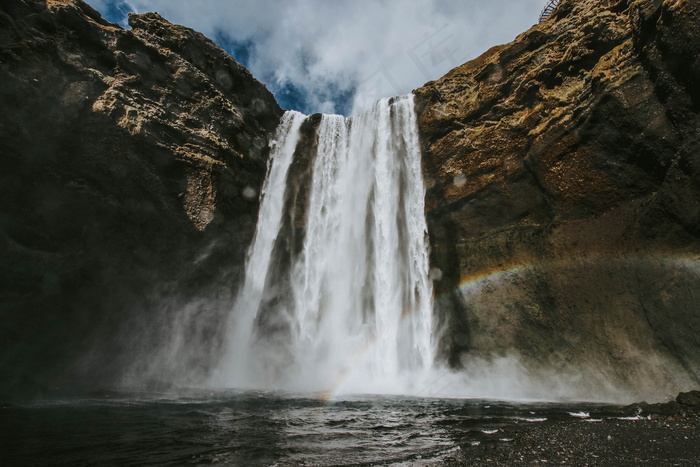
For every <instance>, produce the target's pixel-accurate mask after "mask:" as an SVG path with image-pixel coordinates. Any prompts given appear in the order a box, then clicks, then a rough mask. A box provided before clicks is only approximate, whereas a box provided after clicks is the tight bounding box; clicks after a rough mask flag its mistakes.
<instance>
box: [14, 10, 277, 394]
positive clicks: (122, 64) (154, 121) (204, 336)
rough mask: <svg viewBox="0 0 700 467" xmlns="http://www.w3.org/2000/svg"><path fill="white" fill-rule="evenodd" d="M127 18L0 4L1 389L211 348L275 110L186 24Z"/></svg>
mask: <svg viewBox="0 0 700 467" xmlns="http://www.w3.org/2000/svg"><path fill="white" fill-rule="evenodd" d="M129 23H130V25H131V27H132V29H131V30H124V29H123V28H121V27H119V26H117V25H115V24H110V23H108V22H106V21H104V20H103V19H102V18H101V17H100V16H99V14H98V13H97V12H96V11H94V10H93V9H92V8H91V7H90V6H89V5H87V4H86V3H84V2H82V1H81V0H65V1H62V0H32V1H30V0H7V1H3V2H2V4H0V109H2V112H1V113H0V258H2V260H0V307H1V308H0V316H1V320H0V381H1V383H0V386H2V388H3V389H8V390H17V389H20V390H21V391H22V392H24V393H25V394H28V395H29V394H30V393H31V392H33V391H44V390H46V389H47V388H54V387H61V386H64V385H71V386H75V385H76V384H80V383H81V382H84V383H90V384H92V385H94V384H113V383H114V382H117V381H118V382H127V383H128V375H130V374H137V375H139V380H141V381H143V380H151V381H159V380H172V379H173V378H174V377H176V376H178V375H176V374H175V373H177V372H180V371H183V370H184V372H185V373H192V372H194V373H196V372H197V371H201V372H204V371H206V366H207V362H209V361H210V360H211V356H212V354H213V353H215V352H216V351H217V343H218V342H219V341H218V338H219V332H220V330H221V329H222V328H223V327H222V326H221V322H222V320H223V317H224V316H225V311H226V310H225V309H224V308H225V306H227V305H226V303H227V301H228V299H229V298H230V297H227V294H229V293H230V291H231V284H233V283H235V281H236V278H237V277H238V275H239V274H240V273H241V270H242V265H243V263H244V257H245V251H246V248H247V246H248V244H249V243H250V241H251V239H252V235H253V232H254V228H255V222H256V218H257V210H258V194H259V191H260V188H261V185H262V182H263V178H264V176H265V171H266V164H267V154H268V142H269V139H270V137H271V134H272V132H274V129H275V128H276V125H277V122H278V120H279V117H280V116H281V113H282V110H281V109H280V107H279V106H278V105H277V103H276V101H275V100H274V98H273V96H272V95H271V93H270V92H268V91H267V89H266V88H265V87H264V86H263V85H262V84H261V83H259V82H258V81H256V80H255V79H254V78H253V77H252V76H251V75H250V73H249V72H248V71H247V70H245V69H244V68H243V67H242V66H241V65H240V64H238V63H237V62H235V61H234V60H233V59H231V58H230V57H229V56H228V55H226V54H225V53H224V52H223V51H222V50H221V49H219V48H218V47H217V46H216V45H214V44H213V43H212V42H211V41H209V40H208V39H206V38H205V37H203V36H202V35H201V34H199V33H197V32H195V31H192V30H190V29H187V28H184V27H180V26H175V25H172V24H170V23H168V22H167V21H166V20H164V19H163V18H161V17H160V16H158V15H157V14H154V13H147V14H143V15H132V16H131V17H130V19H129ZM201 297H207V306H206V307H205V306H202V303H201V302H200V301H199V299H200V298H201ZM217 304H219V305H220V306H217ZM182 336H187V337H186V342H183V341H182ZM185 344H186V345H185ZM155 368H157V369H158V371H157V372H155V370H154V369H155ZM117 370H119V371H117ZM124 378H127V379H124Z"/></svg>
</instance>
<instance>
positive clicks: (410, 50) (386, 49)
mask: <svg viewBox="0 0 700 467" xmlns="http://www.w3.org/2000/svg"><path fill="white" fill-rule="evenodd" d="M88 2H89V3H90V4H92V5H93V6H94V7H95V8H97V9H98V10H100V11H101V12H102V13H103V14H105V15H106V16H108V18H109V19H111V20H113V21H114V20H118V19H119V17H120V16H121V18H122V20H121V22H122V23H123V16H124V12H125V11H133V12H139V13H142V12H146V11H157V12H158V13H160V14H161V15H162V16H164V17H165V18H167V19H168V20H169V21H171V22H173V23H177V24H183V25H185V26H188V27H191V28H193V29H196V30H198V31H200V32H202V33H203V34H205V35H206V36H208V37H211V38H213V39H215V40H217V42H218V43H219V44H220V45H221V46H222V47H223V48H225V49H227V51H228V52H233V54H234V58H238V59H239V61H243V62H244V64H245V65H246V66H247V67H248V68H249V69H250V70H251V72H252V73H253V74H254V75H255V76H256V77H257V78H258V79H259V80H260V81H262V82H264V83H266V84H267V85H268V87H269V88H270V89H271V90H272V91H273V93H275V95H276V96H277V98H278V100H279V101H280V102H281V104H282V105H283V106H284V105H285V104H287V103H291V104H292V105H295V106H296V107H297V109H298V110H301V111H303V112H306V113H310V112H327V113H333V112H340V113H350V112H352V113H356V112H359V111H361V110H362V109H364V108H366V107H368V106H369V105H370V104H371V103H372V102H374V101H375V100H376V99H378V98H380V97H389V96H395V95H401V94H407V93H409V92H410V91H411V90H412V89H414V88H416V87H419V86H421V85H422V84H424V83H425V82H427V81H430V80H433V79H437V78H439V77H440V76H442V75H443V74H445V73H446V72H447V71H449V70H450V69H452V68H454V67H455V66H458V65H460V64H462V63H464V62H465V61H468V60H470V59H473V58H476V57H477V56H478V55H480V54H481V53H483V52H485V51H486V50H487V49H488V48H489V47H491V46H493V45H496V44H500V43H505V42H508V41H510V40H512V39H513V38H515V36H516V35H517V34H519V33H521V32H523V31H525V30H526V29H528V28H529V27H530V26H531V25H532V24H534V23H535V22H536V21H537V17H538V15H539V12H540V10H541V8H542V7H543V6H544V4H545V3H546V2H545V0H490V1H489V2H483V1H481V0H463V1H461V2H455V1H453V0H355V1H352V2H347V1H346V2H341V1H328V0H236V1H222V0H198V1H197V2H193V1H191V0H111V1H110V0H88ZM108 13H109V15H111V16H109V15H108ZM217 38H218V39H217ZM226 43H228V44H229V45H231V44H237V45H239V47H238V50H237V51H236V50H231V48H230V47H227V46H226ZM240 44H245V45H246V46H245V47H240ZM241 54H242V55H245V57H244V60H241V59H240V58H239V57H236V55H241Z"/></svg>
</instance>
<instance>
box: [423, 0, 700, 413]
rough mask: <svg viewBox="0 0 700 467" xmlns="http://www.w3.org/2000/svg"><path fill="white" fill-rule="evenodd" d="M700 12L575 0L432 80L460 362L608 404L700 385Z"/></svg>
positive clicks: (449, 310)
mask: <svg viewBox="0 0 700 467" xmlns="http://www.w3.org/2000/svg"><path fill="white" fill-rule="evenodd" d="M699 15H700V2H698V1H695V0H663V1H662V0H620V1H607V0H580V1H579V0H577V1H574V0H562V2H561V3H560V4H559V7H558V8H557V10H556V11H555V12H554V14H553V15H552V16H551V17H550V18H549V19H547V20H546V21H544V22H542V23H540V24H538V25H535V26H534V27H532V28H531V29H530V30H529V31H527V32H525V33H523V34H521V35H520V36H518V37H517V38H516V39H515V41H514V42H512V43H510V44H507V45H503V46H498V47H494V48H492V49H491V50H489V51H488V52H486V53H485V54H483V55H482V56H481V57H479V58H477V59H476V60H473V61H471V62H468V63H466V64H464V65H462V66H460V67H457V68H455V69H454V70H452V71H451V72H449V73H448V74H447V75H445V76H444V77H442V78H441V79H439V80H437V81H433V82H429V83H427V84H426V85H425V86H423V87H422V88H420V89H417V90H416V91H415V95H416V99H417V102H418V108H419V126H420V131H421V137H422V145H423V158H424V160H423V164H424V172H425V177H426V183H427V184H428V193H427V199H426V204H427V215H428V222H429V230H430V237H431V244H432V265H433V267H434V268H436V269H435V271H436V272H435V275H436V276H437V277H438V278H439V279H440V280H438V281H436V282H435V287H436V310H437V311H436V312H437V313H438V315H439V318H440V319H441V321H442V323H443V326H444V327H445V329H449V332H445V333H444V338H443V340H442V348H441V353H442V355H443V356H445V357H446V358H447V359H449V361H450V363H451V365H453V366H455V367H462V368H466V369H467V370H468V369H469V368H470V367H472V366H473V365H474V362H481V364H482V365H486V366H487V367H488V366H493V365H494V364H495V362H498V361H499V360H503V361H508V360H512V361H515V362H517V364H516V366H517V368H519V369H520V370H521V371H522V372H523V373H524V374H527V375H529V376H531V377H533V378H535V377H536V378H538V379H539V380H541V381H543V382H548V383H545V384H548V385H549V387H551V388H554V389H556V388H557V387H559V386H558V385H560V384H562V383H566V384H565V386H566V387H569V388H571V387H575V388H578V389H577V390H578V391H579V393H580V394H582V395H589V396H590V397H594V398H595V397H606V396H610V395H613V394H620V393H622V394H625V397H630V398H634V397H640V398H643V397H651V398H654V397H657V398H658V399H664V398H667V397H668V396H670V395H672V394H675V393H676V392H678V391H679V390H685V389H688V388H691V387H693V386H696V385H697V384H698V382H699V378H700V338H699V337H698V336H700V302H699V301H698V296H697V293H698V292H697V291H698V290H700V275H699V272H700V229H699V228H698V226H700V184H699V183H698V180H700V131H699V129H700V119H699V114H698V113H699V112H700V58H698V57H700V35H699V34H698V30H699V29H698V24H699V21H698V20H699V19H700V16H699Z"/></svg>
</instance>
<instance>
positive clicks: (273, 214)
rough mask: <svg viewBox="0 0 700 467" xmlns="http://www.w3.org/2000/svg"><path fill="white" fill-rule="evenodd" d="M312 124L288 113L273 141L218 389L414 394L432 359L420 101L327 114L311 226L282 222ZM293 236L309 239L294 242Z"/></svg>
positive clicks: (311, 193) (307, 221)
mask: <svg viewBox="0 0 700 467" xmlns="http://www.w3.org/2000/svg"><path fill="white" fill-rule="evenodd" d="M305 118H306V117H304V116H303V115H301V114H299V113H297V112H287V113H286V114H285V115H284V117H283V118H282V121H281V123H280V126H279V128H278V130H277V135H276V139H275V141H274V142H273V145H272V154H271V165H270V168H269V173H268V179H267V180H266V182H265V186H264V188H263V196H262V203H261V208H260V216H259V220H258V227H257V231H256V236H255V239H254V241H253V245H252V246H251V249H250V251H249V258H248V263H247V268H246V277H245V283H244V285H243V287H242V289H241V291H240V293H239V297H238V300H237V303H236V305H235V307H234V310H233V313H232V317H231V321H230V324H229V326H230V328H229V332H228V335H229V338H230V341H229V343H228V347H227V351H226V357H225V358H224V363H223V365H222V367H221V369H220V375H221V376H222V377H223V378H224V381H223V383H224V384H226V385H227V386H233V387H249V388H250V387H254V388H264V389H283V390H310V391H328V390H343V391H351V392H387V391H390V392H406V391H410V390H411V389H410V387H409V386H410V384H411V383H410V382H411V381H414V380H416V378H415V376H416V374H417V373H419V374H420V373H423V374H425V373H426V372H428V371H429V370H430V368H431V367H432V363H433V343H432V308H431V294H432V287H431V283H430V281H429V279H428V247H427V229H426V223H425V217H424V195H425V192H424V186H423V179H422V175H421V166H420V150H419V145H418V144H419V143H418V135H417V125H416V117H415V112H414V108H413V99H412V97H401V98H396V99H391V100H389V99H383V100H380V101H378V102H377V103H376V104H375V105H374V106H373V107H372V108H371V109H370V110H369V111H367V112H366V113H364V114H362V115H360V116H358V117H352V118H348V119H346V118H344V117H342V116H339V115H323V116H322V118H321V121H320V124H319V126H318V130H317V144H316V146H317V152H316V154H315V157H314V159H313V168H312V175H311V182H310V184H311V186H310V187H308V192H307V193H308V194H307V195H306V196H307V198H306V199H307V202H306V206H305V208H304V209H305V212H304V214H305V215H304V216H302V217H303V219H304V225H303V226H294V225H292V226H291V227H290V226H289V225H287V227H285V225H286V224H285V222H284V219H285V216H288V214H289V213H287V212H285V210H286V209H289V206H290V204H289V197H290V196H291V194H290V193H291V191H292V190H290V188H289V186H290V185H291V182H292V181H291V180H288V178H289V177H288V174H289V168H290V166H291V165H292V164H293V162H294V157H295V151H298V148H297V143H298V141H299V140H300V132H301V128H302V125H303V123H304V120H305ZM287 224H290V223H287ZM291 224H293V223H291ZM298 231H301V232H302V234H301V235H302V238H303V241H302V242H295V241H294V240H290V239H289V238H288V237H290V236H292V235H294V234H295V232H297V233H296V235H298ZM295 244H296V245H295Z"/></svg>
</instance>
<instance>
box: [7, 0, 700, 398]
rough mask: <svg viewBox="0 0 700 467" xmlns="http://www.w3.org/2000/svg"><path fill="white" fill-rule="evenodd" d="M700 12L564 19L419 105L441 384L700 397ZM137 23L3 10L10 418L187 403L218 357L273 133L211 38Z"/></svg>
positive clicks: (635, 8)
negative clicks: (157, 400)
mask: <svg viewBox="0 0 700 467" xmlns="http://www.w3.org/2000/svg"><path fill="white" fill-rule="evenodd" d="M699 4H700V2H699V1H698V0H620V1H608V0H579V1H574V0H562V2H561V4H560V6H559V8H558V9H557V11H556V12H555V13H554V15H552V17H550V18H549V19H548V20H546V21H545V22H543V23H541V24H539V25H535V26H534V27H533V28H531V29H530V30H529V31H527V32H525V33H523V34H521V35H520V36H519V37H518V38H516V40H515V41H513V42H512V43H510V44H506V45H503V46H498V47H494V48H493V49H491V50H489V51H488V52H486V53H485V54H484V55H482V56H481V57H479V58H477V59H476V60H473V61H471V62H468V63H466V64H464V65H462V66H460V67H457V68H455V69H454V70H452V71H451V72H450V73H448V74H447V75H446V76H444V77H442V78H440V79H439V80H437V81H433V82H430V83H427V84H426V85H425V86H423V87H421V88H419V89H417V90H416V91H414V93H415V97H416V105H417V109H418V114H419V115H418V116H419V130H420V134H421V143H422V150H423V169H424V177H425V180H426V183H427V197H426V213H427V218H428V225H429V233H430V241H431V264H432V273H431V276H432V279H433V281H434V282H433V284H434V287H435V301H434V303H435V313H436V319H437V321H438V324H439V331H440V349H439V353H440V356H441V359H442V360H444V361H445V362H446V364H447V365H448V366H450V367H453V368H458V369H462V370H464V372H465V374H467V375H475V377H476V376H479V375H481V376H482V377H484V378H489V377H490V376H494V377H498V376H499V375H497V374H492V373H493V372H496V373H497V372H499V371H500V372H502V373H503V372H510V373H517V374H519V375H522V376H523V377H524V378H525V379H528V378H529V379H530V380H531V381H534V380H537V381H539V382H541V384H542V385H543V386H542V389H543V390H544V391H549V393H550V394H555V395H556V394H561V395H567V393H566V391H568V390H570V389H571V388H572V387H576V388H578V389H579V390H580V391H579V392H578V393H577V394H586V395H588V396H590V397H592V398H596V397H597V398H601V399H606V398H607V399H610V398H619V397H620V395H621V394H623V395H624V396H625V397H629V398H636V397H645V398H650V399H653V398H659V399H663V398H665V397H666V396H667V394H670V393H675V392H678V391H679V390H684V389H689V388H690V387H692V386H697V385H698V384H700V337H699V336H700V310H699V309H698V308H700V301H699V300H698V298H700V297H698V294H700V292H697V291H699V290H700V266H699V265H700V262H699V259H700V238H699V237H700V227H699V226H700V182H699V180H700V173H699V172H700V151H699V149H700V120H699V119H698V112H700V60H699V59H698V57H700V39H699V37H698V32H697V31H698V19H699V18H698V15H699V14H700V6H699ZM129 21H130V25H131V27H132V29H131V30H125V29H123V28H121V27H120V26H118V25H114V24H111V23H108V22H106V21H105V20H103V19H102V18H101V17H100V16H99V14H98V13H97V12H96V11H94V10H93V9H92V8H91V7H90V6H88V5H87V4H85V3H84V2H83V1H82V0H7V1H5V2H3V3H2V4H1V5H0V108H1V109H2V112H1V113H0V258H1V261H0V317H1V318H2V319H1V320H0V396H2V395H3V394H17V393H21V394H23V395H25V396H30V397H31V396H33V395H42V394H46V393H51V392H52V391H54V392H55V391H56V390H57V389H56V388H71V389H75V388H76V387H80V386H83V387H85V388H94V387H100V386H112V385H115V384H117V385H119V384H121V385H131V384H136V383H138V384H143V383H148V384H149V385H150V387H156V388H157V387H159V385H160V387H162V386H163V384H167V383H168V382H177V383H178V384H187V382H188V381H192V382H193V383H194V382H197V381H201V379H202V378H204V377H205V376H207V374H208V372H209V370H210V368H211V365H212V364H213V362H215V361H216V359H217V357H218V355H219V354H220V351H221V348H220V346H221V333H222V332H223V330H224V329H225V325H224V323H225V320H226V315H227V313H228V312H229V310H230V306H231V302H232V299H233V296H234V294H235V292H236V284H237V283H239V281H240V278H241V274H242V271H243V266H244V262H245V253H246V249H247V247H248V245H249V244H250V242H251V240H252V237H253V234H254V230H255V222H256V219H257V213H258V208H259V192H260V189H261V186H262V183H263V179H264V176H265V172H266V164H267V158H268V152H269V142H270V140H271V138H273V137H274V130H275V128H276V126H277V123H278V121H279V119H280V116H281V114H282V110H281V109H280V108H279V106H278V105H277V103H276V102H275V100H274V98H273V96H272V95H271V94H270V93H269V92H268V91H267V90H266V89H265V87H264V85H262V84H261V83H259V82H257V81H256V80H255V79H254V78H253V77H252V76H251V75H250V73H249V72H248V71H246V70H245V69H244V68H243V67H242V66H241V65H240V64H238V63H236V62H235V61H234V60H233V59H231V58H230V57H229V56H227V55H226V54H225V53H224V52H223V51H222V50H220V49H219V48H218V47H217V46H215V45H214V44H213V43H212V42H211V41H209V40H208V39H206V38H205V37H204V36H202V35H201V34H199V33H196V32H194V31H192V30H190V29H187V28H184V27H181V26H176V25H172V24H170V23H168V22H167V21H166V20H165V19H163V18H161V17H160V16H158V15H157V14H155V13H147V14H143V15H132V16H131V17H130V20H129ZM319 120H320V119H319V118H318V116H312V117H311V118H309V119H308V124H306V125H305V127H304V128H303V129H302V140H303V141H305V142H306V144H302V147H301V148H299V149H298V151H297V152H298V154H297V155H296V156H295V162H294V165H293V166H292V167H291V169H290V174H291V175H290V176H292V177H294V179H295V181H296V183H294V184H293V188H291V190H292V191H293V192H291V193H290V196H289V197H288V199H289V200H292V201H290V202H289V203H290V204H289V206H288V208H287V212H288V215H287V216H286V217H285V219H284V222H285V223H286V224H285V225H287V226H288V228H289V230H291V231H294V230H295V229H302V228H303V220H304V212H305V209H306V207H305V205H306V204H307V203H308V199H307V191H308V179H309V177H310V167H311V165H310V161H311V159H312V158H313V147H314V146H315V144H316V135H315V130H316V126H317V125H318V122H319ZM287 241H290V242H292V243H295V244H296V243H298V242H299V238H297V237H294V236H291V237H290V239H287ZM298 247H299V245H296V246H295V248H298ZM499 369H500V370H499ZM490 372H491V373H490ZM501 376H502V375H501ZM497 380H498V378H495V379H494V381H497ZM508 381H511V382H515V383H516V384H517V381H515V380H514V379H512V378H511V379H510V380H508ZM161 383H162V384H161Z"/></svg>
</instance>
